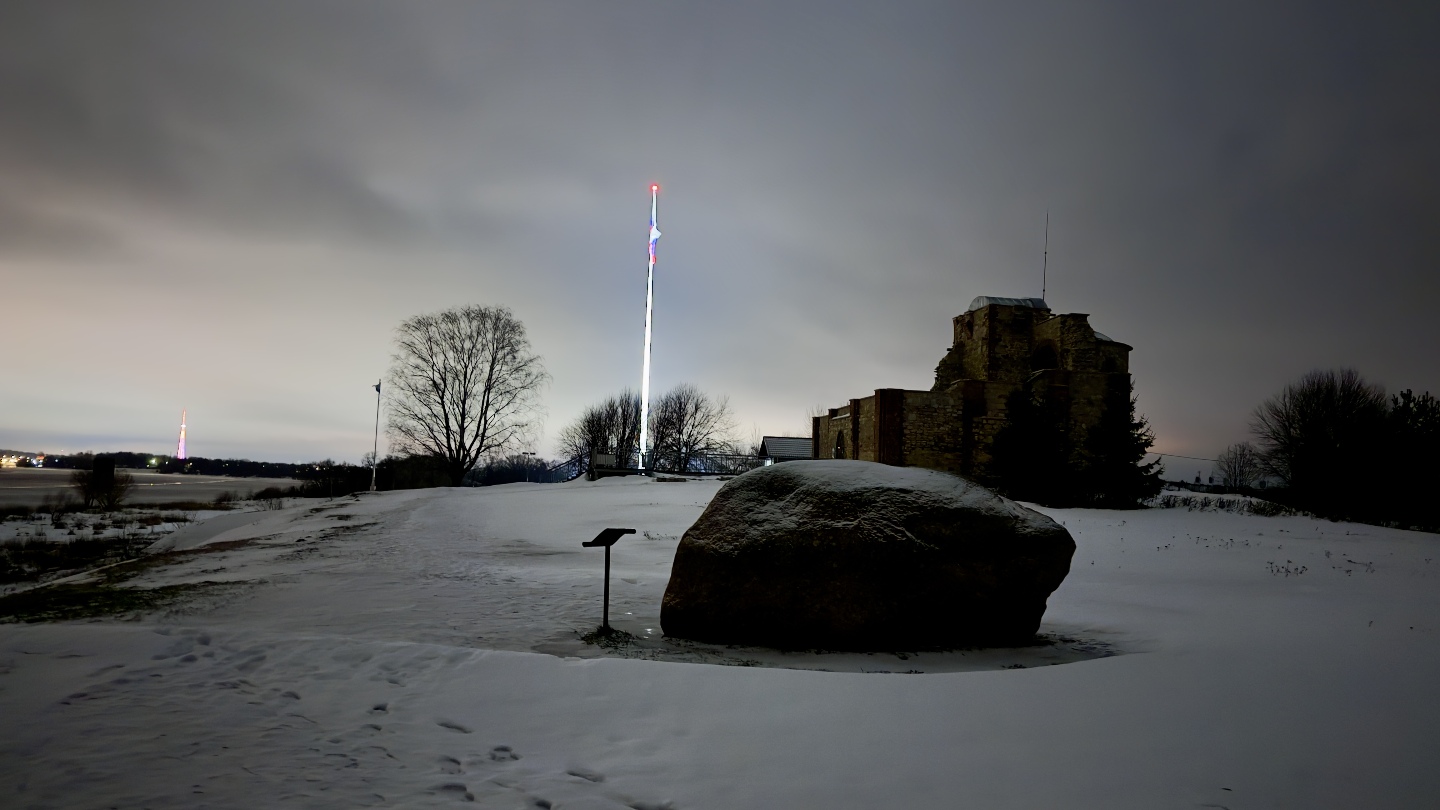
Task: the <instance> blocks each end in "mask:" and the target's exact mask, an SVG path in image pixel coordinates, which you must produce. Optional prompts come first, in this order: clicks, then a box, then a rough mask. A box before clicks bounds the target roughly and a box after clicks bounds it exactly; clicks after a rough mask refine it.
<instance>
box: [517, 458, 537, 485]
mask: <svg viewBox="0 0 1440 810" xmlns="http://www.w3.org/2000/svg"><path fill="white" fill-rule="evenodd" d="M520 455H522V456H529V457H530V458H527V459H525V483H527V484H528V483H530V462H531V461H532V460H534V458H535V454H534V453H531V452H527V451H525V450H521V451H520Z"/></svg>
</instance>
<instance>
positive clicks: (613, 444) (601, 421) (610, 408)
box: [559, 388, 640, 472]
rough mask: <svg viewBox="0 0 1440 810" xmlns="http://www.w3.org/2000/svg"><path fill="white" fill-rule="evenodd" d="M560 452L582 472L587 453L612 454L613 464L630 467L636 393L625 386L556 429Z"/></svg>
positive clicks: (635, 442) (636, 438) (636, 436)
mask: <svg viewBox="0 0 1440 810" xmlns="http://www.w3.org/2000/svg"><path fill="white" fill-rule="evenodd" d="M559 442H560V453H561V455H562V456H564V458H565V459H566V460H567V461H574V462H577V463H578V464H579V465H580V470H581V471H582V472H584V471H585V470H588V469H589V465H590V454H591V453H592V452H597V453H614V454H615V459H616V463H617V464H619V465H621V466H626V467H628V466H630V465H631V464H632V463H634V462H635V460H636V456H637V452H638V446H639V444H640V395H639V394H637V393H635V392H634V391H631V390H630V389H628V388H627V389H625V390H624V391H621V392H620V394H619V395H617V396H613V397H609V398H607V399H605V400H604V401H603V402H600V403H599V404H596V405H591V406H590V407H588V408H586V409H585V410H584V411H583V412H582V413H581V414H580V416H578V417H576V419H575V421H574V422H572V423H570V424H569V425H568V426H567V427H566V428H565V429H564V430H562V431H560V438H559Z"/></svg>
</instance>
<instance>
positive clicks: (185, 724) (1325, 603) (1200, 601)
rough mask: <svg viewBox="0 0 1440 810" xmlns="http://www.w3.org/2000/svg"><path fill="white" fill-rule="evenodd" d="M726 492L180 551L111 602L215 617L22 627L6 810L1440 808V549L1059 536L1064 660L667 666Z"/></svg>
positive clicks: (270, 516)
mask: <svg viewBox="0 0 1440 810" xmlns="http://www.w3.org/2000/svg"><path fill="white" fill-rule="evenodd" d="M719 486H720V484H719V483H717V482H694V481H691V482H684V483H657V482H653V481H648V480H639V479H609V480H604V481H600V482H595V483H586V482H573V483H571V484H564V485H539V484H514V485H509V486H504V487H493V488H487V489H445V490H424V491H412V492H397V493H382V494H379V495H366V496H362V497H353V498H344V499H336V500H334V501H324V502H316V501H311V502H305V504H304V505H302V506H297V507H292V508H288V509H284V510H280V511H269V512H250V513H243V514H224V515H220V516H217V517H215V518H212V519H210V520H208V521H204V522H201V523H196V524H193V525H189V526H185V527H182V528H181V529H180V530H178V531H176V532H175V533H174V534H172V535H169V536H168V537H167V538H165V539H163V540H161V541H159V543H158V544H157V545H160V546H163V547H164V548H166V549H169V550H170V551H171V553H169V554H167V555H165V556H163V557H160V558H158V559H161V560H163V561H164V563H165V564H162V565H152V566H149V567H146V568H144V569H143V570H141V571H140V572H139V573H138V574H136V575H135V576H134V577H133V578H131V579H128V580H124V581H119V582H114V581H112V586H113V587H117V588H118V587H145V588H152V589H164V588H169V589H171V590H172V591H174V592H176V593H183V597H182V598H179V599H178V600H177V601H174V602H171V603H169V605H168V606H166V607H163V608H159V609H152V610H150V611H147V612H144V613H141V614H130V615H121V616H116V617H112V618H106V619H96V620H89V621H76V622H68V623H50V624H30V625H24V624H8V625H3V626H0V717H3V718H4V719H5V724H4V728H5V732H4V735H3V737H0V806H3V807H7V808H10V807H15V808H21V807H24V808H41V807H55V808H75V807H80V808H89V807H96V808H100V807H122V808H131V807H151V808H202V807H217V808H242V807H243V808H257V807H368V806H396V807H446V806H453V805H467V804H469V803H470V802H474V803H476V804H479V805H480V806H484V807H497V808H537V807H538V808H547V807H548V808H624V807H631V808H638V809H639V810H647V809H649V808H663V807H670V808H677V809H681V808H899V807H947V808H948V807H957V808H958V807H973V808H1011V807H1014V808H1196V807H1210V808H1216V807H1220V808H1230V810H1241V808H1362V807H1364V808H1382V807H1383V808H1388V807H1396V808H1408V807H1416V808H1419V807H1435V806H1437V805H1440V767H1437V765H1436V763H1437V761H1440V638H1437V630H1440V537H1437V536H1435V535H1426V534H1418V533H1413V532H1403V531H1397V530H1389V529H1382V528H1375V527H1370V526H1356V525H1352V524H1338V523H1328V522H1323V521H1318V520H1316V519H1314V518H1299V517H1280V518H1260V517H1254V516H1244V515H1236V514H1230V513H1223V512H1221V513H1215V512H1201V511H1193V512H1192V511H1186V510H1183V509H1154V510H1145V511H1140V512H1107V511H1096V510H1050V509H1047V510H1042V511H1045V512H1046V513H1047V514H1049V515H1051V516H1053V517H1054V518H1055V519H1056V520H1058V521H1060V522H1062V523H1064V524H1065V525H1066V526H1067V527H1068V528H1069V529H1070V531H1071V532H1072V534H1073V535H1074V537H1075V541H1076V543H1077V545H1078V550H1077V552H1076V556H1075V560H1074V565H1073V568H1072V573H1071V574H1070V576H1069V578H1068V579H1067V580H1066V581H1065V583H1064V584H1063V585H1062V586H1061V587H1060V589H1059V590H1058V591H1057V592H1056V593H1055V594H1054V595H1053V596H1052V597H1051V599H1050V608H1049V611H1048V612H1047V614H1046V618H1045V622H1044V624H1043V625H1042V628H1041V642H1042V643H1040V644H1037V646H1034V647H1027V648H1021V649H1013V650H991V651H952V652H921V653H916V652H914V651H904V650H901V651H894V652H891V653H877V654H874V655H854V654H849V655H841V654H831V653H825V652H820V651H811V652H804V651H790V652H782V651H772V650H760V649H754V648H718V647H713V646H706V645H692V644H684V643H677V642H671V641H667V640H664V639H662V638H659V635H660V633H659V624H658V622H659V608H660V597H661V594H662V593H663V591H664V587H665V584H666V581H667V577H668V574H669V567H670V561H671V558H672V556H673V553H674V550H675V546H676V543H677V542H678V539H679V536H680V535H681V534H682V533H683V532H684V530H685V529H686V527H688V526H689V525H690V523H691V522H692V521H693V520H694V519H695V517H697V516H698V515H699V513H700V511H701V510H702V509H703V508H704V505H705V504H706V503H707V502H708V501H709V499H710V498H711V497H712V496H713V494H714V493H715V491H716V490H717V488H718V487H719ZM606 526H623V527H634V528H635V529H637V530H638V532H639V533H637V534H636V535H631V536H627V537H625V538H623V539H622V540H621V541H620V543H619V544H618V545H617V546H616V547H615V549H614V558H613V565H614V570H613V573H612V581H611V616H612V621H613V623H614V624H616V626H617V627H619V628H620V629H623V630H625V631H627V632H628V633H630V634H632V635H634V636H635V637H636V638H635V641H634V643H632V644H627V645H622V646H620V647H618V648H614V649H611V648H602V647H596V646H592V645H587V644H585V643H584V642H583V641H582V640H581V639H580V635H581V634H582V633H584V632H586V631H588V630H591V629H593V628H594V626H595V625H596V624H597V623H598V619H599V610H600V591H601V585H600V572H601V565H602V554H601V552H600V551H599V550H594V549H582V548H581V547H580V543H581V542H582V541H584V540H588V539H590V538H591V537H593V536H594V535H595V533H596V532H597V531H598V530H599V529H601V528H604V527H606ZM92 580H94V581H95V582H96V583H101V582H102V580H101V579H99V578H95V577H92ZM72 585H73V583H72ZM61 587H64V586H61ZM724 664H730V665H724ZM735 664H740V665H739V666H736V665H735ZM819 670H829V671H819Z"/></svg>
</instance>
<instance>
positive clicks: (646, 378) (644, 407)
mask: <svg viewBox="0 0 1440 810" xmlns="http://www.w3.org/2000/svg"><path fill="white" fill-rule="evenodd" d="M659 193H660V186H658V185H656V184H654V183H651V184H650V264H649V267H648V269H647V270H646V272H645V364H644V366H645V367H644V372H643V374H642V375H641V377H640V469H641V470H644V469H645V468H646V462H647V460H648V455H649V454H648V453H647V452H646V448H647V446H648V445H649V444H650V326H651V321H652V318H653V316H654V314H655V242H656V240H658V239H659V238H660V230H659V229H658V228H656V227H655V201H656V197H657V196H658V195H659Z"/></svg>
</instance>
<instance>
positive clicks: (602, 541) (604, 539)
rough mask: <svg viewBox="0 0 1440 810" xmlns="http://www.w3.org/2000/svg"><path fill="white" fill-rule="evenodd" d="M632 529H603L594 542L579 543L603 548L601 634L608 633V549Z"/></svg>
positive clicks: (632, 530) (587, 546)
mask: <svg viewBox="0 0 1440 810" xmlns="http://www.w3.org/2000/svg"><path fill="white" fill-rule="evenodd" d="M634 533H635V530H634V529H605V530H604V531H602V532H600V533H599V534H597V535H595V539H594V540H590V541H588V542H585V543H581V544H580V545H581V546H584V547H585V548H595V547H597V546H603V547H604V548H605V608H604V613H603V614H602V616H603V618H602V619H601V620H600V629H601V630H602V631H603V632H606V633H608V632H610V547H611V546H613V545H615V542H616V541H617V540H619V539H620V538H621V536H623V535H627V534H634Z"/></svg>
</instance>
